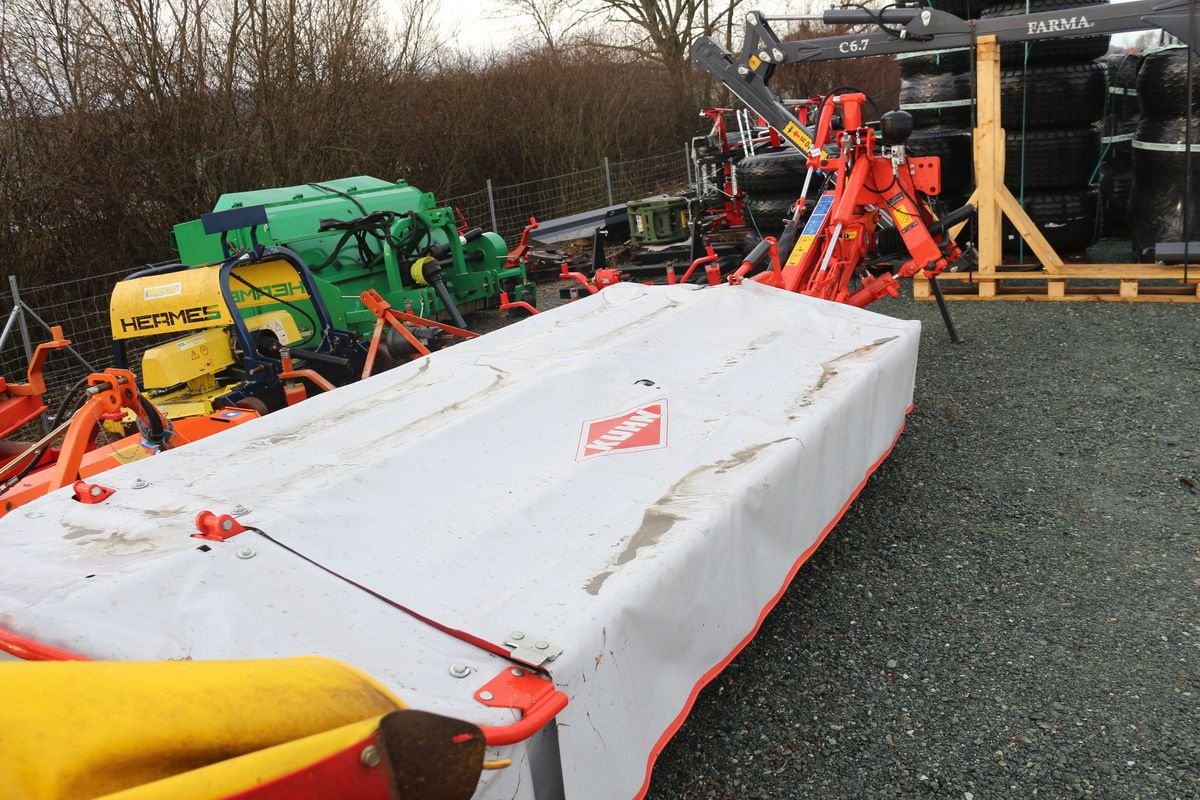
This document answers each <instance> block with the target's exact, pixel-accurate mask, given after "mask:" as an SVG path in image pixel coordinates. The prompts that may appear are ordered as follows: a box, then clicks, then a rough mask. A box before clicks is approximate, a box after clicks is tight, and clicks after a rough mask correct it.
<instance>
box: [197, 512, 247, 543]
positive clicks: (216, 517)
mask: <svg viewBox="0 0 1200 800" xmlns="http://www.w3.org/2000/svg"><path fill="white" fill-rule="evenodd" d="M235 512H236V510H235ZM196 530H198V531H199V533H193V534H192V538H193V539H208V540H210V541H214V542H223V541H225V540H226V539H230V538H232V537H234V536H237V535H238V534H239V533H244V532H245V531H246V530H247V528H246V526H245V525H242V524H241V523H240V522H238V521H237V520H236V519H234V518H233V517H232V516H231V515H229V514H214V513H213V512H211V511H201V512H200V513H199V514H197V515H196Z"/></svg>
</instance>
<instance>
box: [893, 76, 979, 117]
mask: <svg viewBox="0 0 1200 800" xmlns="http://www.w3.org/2000/svg"><path fill="white" fill-rule="evenodd" d="M974 104H975V92H974V87H972V85H971V74H970V73H969V72H953V73H946V74H941V75H923V76H920V77H916V78H909V79H907V80H902V81H900V108H901V109H902V110H904V111H907V112H908V113H910V114H912V118H913V126H914V127H916V128H933V127H937V126H946V127H956V126H961V125H969V124H970V123H971V108H972V106H974Z"/></svg>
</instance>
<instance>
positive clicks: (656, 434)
mask: <svg viewBox="0 0 1200 800" xmlns="http://www.w3.org/2000/svg"><path fill="white" fill-rule="evenodd" d="M666 446H667V401H666V399H665V398H664V399H661V400H653V401H651V402H649V403H643V404H642V405H640V406H638V407H637V408H633V409H630V410H629V411H624V412H622V413H620V414H617V415H615V416H612V417H605V418H604V419H589V420H588V421H586V422H584V423H583V430H582V432H581V433H580V435H579V451H578V452H577V453H576V454H575V460H576V461H583V460H584V459H586V458H591V457H593V456H603V455H608V454H609V453H629V452H633V451H635V450H655V449H657V448H659V447H666Z"/></svg>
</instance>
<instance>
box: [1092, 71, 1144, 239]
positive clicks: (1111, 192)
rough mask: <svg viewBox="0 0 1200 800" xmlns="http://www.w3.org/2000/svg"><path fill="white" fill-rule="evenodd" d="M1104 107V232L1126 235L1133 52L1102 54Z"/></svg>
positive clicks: (1134, 115) (1137, 112)
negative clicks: (1105, 80)
mask: <svg viewBox="0 0 1200 800" xmlns="http://www.w3.org/2000/svg"><path fill="white" fill-rule="evenodd" d="M1104 64H1105V66H1106V67H1107V68H1108V109H1107V111H1106V112H1105V114H1104V126H1103V127H1104V138H1103V139H1102V140H1101V141H1102V144H1103V146H1104V162H1103V164H1102V165H1101V167H1100V202H1101V203H1102V204H1103V206H1104V235H1105V236H1128V235H1129V209H1130V205H1129V197H1130V191H1131V189H1132V188H1133V138H1134V133H1135V132H1136V131H1137V126H1138V121H1139V119H1140V117H1141V103H1139V102H1138V94H1137V75H1138V71H1139V70H1140V69H1141V66H1142V57H1141V56H1140V55H1138V54H1136V53H1117V54H1114V55H1110V56H1106V57H1105V59H1104Z"/></svg>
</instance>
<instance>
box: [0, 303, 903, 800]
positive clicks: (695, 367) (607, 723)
mask: <svg viewBox="0 0 1200 800" xmlns="http://www.w3.org/2000/svg"><path fill="white" fill-rule="evenodd" d="M918 332H919V325H918V324H917V323H915V322H904V321H898V320H894V319H891V318H888V317H884V316H880V315H878V314H874V313H871V312H867V311H863V310H859V309H854V308H850V307H847V306H843V305H836V304H832V303H827V302H824V301H819V300H813V299H810V298H805V297H801V296H798V295H793V294H788V293H785V292H782V291H779V290H775V289H770V288H766V287H762V286H759V285H756V284H746V285H743V286H736V287H735V286H721V287H717V288H711V289H703V290H693V289H692V288H690V287H685V286H676V287H644V286H638V285H633V284H621V285H617V286H614V287H611V288H609V289H606V290H604V291H603V292H601V293H600V294H598V295H595V296H593V297H591V298H588V299H585V300H581V301H579V302H577V303H573V304H571V305H569V306H565V307H563V308H559V309H555V310H553V311H551V312H548V313H545V314H541V315H538V316H536V317H532V318H530V319H528V320H525V321H522V322H520V323H519V324H515V325H512V326H509V327H507V328H504V329H502V330H500V331H497V332H495V333H491V334H488V335H487V336H484V337H481V338H480V339H476V340H472V341H468V342H465V343H463V344H459V345H456V346H455V347H453V348H450V349H447V350H444V351H441V352H438V353H435V354H433V355H432V356H430V357H427V358H424V359H421V360H420V361H417V362H413V363H411V364H408V365H405V366H403V367H401V368H398V369H395V370H392V371H390V372H387V373H384V374H382V375H380V376H377V377H374V378H372V379H370V380H367V381H363V382H361V383H358V384H355V385H352V386H348V387H345V388H342V389H338V390H337V391H335V392H332V393H329V394H327V395H322V396H317V397H314V398H312V399H310V400H308V401H306V402H304V403H302V404H300V405H298V406H295V407H293V408H290V409H286V410H284V411H280V412H277V413H275V414H272V415H270V416H268V417H265V418H263V419H262V420H258V421H256V422H253V423H250V424H247V425H243V426H240V427H237V428H234V429H231V430H230V431H228V432H226V433H223V434H221V435H219V436H215V437H212V438H209V439H206V440H203V441H200V442H197V443H195V444H192V445H189V446H187V447H183V448H180V449H177V450H173V451H170V452H167V453H164V454H162V455H160V456H157V457H155V458H153V459H147V460H144V461H140V462H136V463H133V464H129V465H127V466H124V467H121V468H118V469H116V470H113V471H111V472H108V473H105V474H104V475H102V476H99V479H98V482H100V483H102V484H104V485H106V486H110V487H112V488H114V489H116V492H115V494H114V495H113V496H112V497H111V498H109V499H108V500H107V501H105V502H103V503H101V504H98V505H85V504H81V503H78V502H75V501H74V500H72V499H71V496H70V492H69V490H67V491H61V492H57V493H54V494H52V495H49V496H47V497H44V498H42V499H40V500H38V501H36V502H34V503H31V504H29V505H28V506H26V507H24V508H21V509H18V510H17V511H15V512H13V513H11V514H10V515H8V516H7V517H6V518H5V519H4V521H3V523H0V553H2V557H0V627H4V628H8V629H10V630H13V631H15V632H17V633H20V634H23V635H26V636H29V637H31V638H35V639H38V640H40V641H43V642H46V643H49V644H53V645H57V646H59V647H64V648H67V649H72V650H76V651H79V652H82V653H84V654H87V655H90V656H93V657H99V658H118V659H162V658H196V659H214V658H222V659H224V658H254V657H277V656H289V655H298V654H306V653H320V654H324V655H328V656H332V657H335V658H339V659H341V660H344V661H346V662H349V663H351V664H354V665H355V666H357V667H360V668H361V669H364V670H366V671H367V672H369V673H371V674H373V675H375V676H376V677H377V678H379V679H380V680H382V681H383V682H385V683H386V684H388V685H389V686H391V687H393V688H394V689H395V690H396V691H397V692H398V693H399V694H401V696H403V697H404V698H405V700H406V701H407V702H409V703H410V704H412V705H414V706H416V707H418V708H425V709H428V710H432V711H437V712H440V713H444V714H448V715H453V716H458V717H462V718H466V719H470V720H472V721H475V722H478V723H480V724H488V725H496V724H503V723H504V722H506V721H511V719H512V712H510V711H505V710H498V709H489V708H485V707H484V706H482V705H481V704H480V703H479V702H478V701H477V700H476V699H475V697H474V693H475V692H476V691H477V690H478V689H479V688H480V687H481V686H482V685H483V684H484V683H486V682H487V681H489V680H491V679H492V678H493V677H495V676H496V675H498V674H499V673H500V672H501V671H502V670H503V669H504V668H505V667H509V666H512V665H511V663H510V662H509V661H507V660H506V659H504V658H503V657H501V656H498V655H496V654H494V653H492V652H488V650H487V649H484V648H481V647H478V646H476V645H474V644H472V643H471V640H472V639H473V638H474V639H478V640H482V641H483V642H487V643H491V644H492V645H496V646H498V647H505V642H509V643H510V644H511V643H518V642H524V643H528V644H531V645H532V644H533V643H536V642H545V643H547V648H545V650H549V651H553V650H555V649H557V648H561V651H562V652H561V655H559V656H558V657H557V658H556V659H555V660H553V661H551V662H548V663H546V664H545V665H544V667H545V669H546V671H547V673H548V674H549V675H550V676H551V677H552V679H553V681H554V683H555V684H556V686H557V687H558V688H559V689H561V690H562V691H564V692H565V693H566V694H567V695H568V696H569V698H570V703H569V705H568V706H567V708H566V709H565V710H564V711H562V712H561V713H560V714H559V715H558V718H557V739H558V750H559V753H560V756H561V770H562V788H564V789H565V792H566V795H567V796H568V797H571V798H588V797H603V798H609V797H623V796H636V795H638V794H640V793H642V792H644V790H645V787H646V785H647V782H648V777H649V770H650V767H651V766H652V764H653V759H654V757H655V756H656V755H657V753H658V751H659V750H660V749H661V747H662V746H663V745H664V744H665V742H666V740H667V739H668V738H669V736H670V734H671V733H673V732H674V730H675V728H676V727H678V724H679V723H680V722H681V721H682V719H683V717H684V715H685V714H686V710H687V709H688V708H690V706H691V703H692V702H693V700H694V698H695V695H696V692H697V691H698V690H699V688H700V687H701V686H703V684H704V683H706V682H707V681H708V680H710V679H711V678H712V676H713V675H715V674H716V672H717V671H719V669H720V668H721V667H723V666H724V664H725V663H727V661H728V659H729V658H731V657H732V655H733V654H734V653H736V652H737V650H738V649H740V648H741V646H742V645H743V644H744V643H745V641H747V640H748V639H749V637H750V636H752V635H753V633H754V631H756V630H757V627H758V625H759V623H760V622H761V619H762V616H763V615H764V614H765V613H766V611H767V610H768V609H769V608H770V607H771V606H772V605H773V604H774V602H775V600H776V599H778V596H779V594H780V593H781V592H782V589H783V588H784V587H785V586H786V585H787V583H788V581H789V580H790V579H791V577H792V575H793V574H794V573H795V570H796V569H797V568H798V567H799V565H800V564H801V563H802V562H803V560H804V559H805V558H807V556H808V554H809V553H810V552H811V550H812V549H814V548H815V547H816V545H817V544H819V541H820V539H821V538H822V537H823V536H824V534H825V533H826V532H827V531H828V529H829V528H830V527H832V525H833V524H834V523H835V522H836V521H837V519H838V518H839V517H840V515H841V513H842V511H843V510H844V507H845V505H846V504H847V503H848V502H849V501H850V500H851V499H852V498H853V497H854V496H855V495H856V494H857V492H858V490H859V488H861V485H862V483H863V482H864V481H865V479H866V477H867V476H868V475H869V474H870V472H871V471H872V470H873V469H874V467H875V466H876V465H877V464H878V463H879V462H880V461H881V460H882V459H883V458H884V457H885V456H886V454H887V453H888V452H889V451H890V449H891V446H892V444H893V442H894V441H895V439H896V437H897V435H898V434H899V432H900V430H901V428H902V426H903V422H904V418H905V414H906V412H907V410H908V409H909V407H910V404H911V401H912V390H913V377H914V371H915V365H916V357H917V339H918ZM143 483H144V484H145V485H144V487H143V488H134V486H135V485H136V486H141V485H142V484H143ZM238 507H241V508H242V509H245V512H244V513H242V514H241V516H240V517H239V519H240V521H241V522H243V523H244V524H246V525H252V526H254V527H256V528H258V529H261V530H262V531H263V532H264V533H266V534H268V535H269V536H270V539H266V538H263V537H261V536H259V535H258V534H257V533H255V532H252V531H251V532H246V533H243V534H240V535H238V536H235V537H233V538H231V539H229V540H228V541H226V542H211V543H209V549H207V550H202V549H197V545H198V544H200V542H199V541H198V540H196V539H194V538H191V536H190V534H192V533H194V532H195V528H194V518H195V515H196V513H197V512H198V511H201V510H211V511H214V512H216V513H229V512H232V511H233V510H235V509H237V508H238ZM281 545H282V546H281ZM301 554H302V556H303V557H301ZM351 581H352V582H353V583H351ZM353 584H358V585H359V586H361V587H367V588H369V589H370V590H371V591H372V592H374V593H376V594H377V595H379V596H382V597H384V598H387V599H388V600H389V601H391V602H393V603H395V604H398V605H402V606H404V607H405V608H407V609H409V610H411V611H412V612H415V614H417V615H420V616H422V617H425V618H427V619H429V620H434V621H436V622H437V623H438V624H439V625H440V626H441V628H442V629H438V628H435V627H432V626H430V625H428V624H426V623H425V622H423V621H421V620H420V619H419V618H417V617H414V616H410V615H409V614H406V613H404V612H403V611H400V610H398V609H397V608H396V607H394V606H393V605H389V604H388V603H386V602H384V601H381V600H380V599H378V598H377V597H376V596H373V595H371V594H368V593H367V592H365V591H363V590H362V589H361V588H359V587H357V586H355V585H353ZM446 630H450V631H457V632H461V633H462V634H463V636H456V635H452V634H451V633H447V632H445V631H446ZM514 632H520V633H521V634H522V635H523V637H522V638H521V639H519V640H518V639H515V638H514V636H513V633H514ZM454 665H457V666H465V667H467V668H469V671H470V672H469V674H468V675H467V676H466V677H461V678H460V677H455V676H454V675H452V674H451V670H450V667H451V666H454ZM456 671H457V672H460V673H461V672H462V671H463V670H461V669H458V670H456ZM545 740H546V735H545V734H543V736H541V737H539V740H538V742H540V744H534V745H531V746H528V747H526V746H525V745H517V746H514V747H512V748H507V749H506V752H505V755H514V756H515V761H516V766H515V767H514V768H511V769H509V770H501V771H499V772H495V773H485V781H486V783H485V785H483V786H481V789H480V795H481V796H485V797H492V796H495V797H509V796H512V795H513V793H514V791H516V787H517V785H518V783H519V784H520V793H521V796H524V797H534V796H535V794H534V791H535V789H534V787H535V786H538V785H540V787H541V793H540V794H539V795H537V796H539V797H544V796H547V795H549V794H553V793H554V791H555V788H556V787H555V786H554V784H555V783H556V782H557V778H556V777H555V778H553V779H552V778H548V777H547V775H548V774H552V773H554V772H556V769H546V768H545V765H544V763H543V764H542V765H540V766H539V765H538V764H537V763H533V766H532V768H531V767H530V766H529V763H528V762H527V761H526V758H527V757H529V758H530V759H532V760H533V761H534V762H536V761H537V760H538V759H539V758H541V760H542V761H543V762H544V761H545V760H546V755H545V754H546V753H550V754H553V747H552V746H549V745H547V744H545ZM539 748H540V752H541V754H542V755H541V756H539V754H538V752H537V751H538V750H539ZM555 766H557V765H555Z"/></svg>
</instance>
